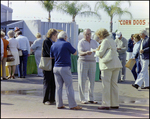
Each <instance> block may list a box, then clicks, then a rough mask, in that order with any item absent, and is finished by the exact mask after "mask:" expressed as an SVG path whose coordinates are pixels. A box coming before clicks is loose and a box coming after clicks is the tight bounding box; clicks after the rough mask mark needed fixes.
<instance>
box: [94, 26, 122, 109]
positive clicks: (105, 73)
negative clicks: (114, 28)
mask: <svg viewBox="0 0 150 119" xmlns="http://www.w3.org/2000/svg"><path fill="white" fill-rule="evenodd" d="M96 35H97V36H98V37H99V38H100V40H102V43H101V45H100V46H99V47H98V48H97V49H96V50H95V52H96V56H98V57H99V67H100V70H101V78H102V86H103V93H102V106H101V107H98V109H102V110H103V109H107V110H108V109H110V108H114V109H118V108H119V91H118V85H117V81H118V75H119V70H120V68H122V64H121V62H120V60H119V58H118V54H117V48H116V44H115V42H114V40H113V39H112V38H111V36H110V34H109V33H108V31H107V30H106V29H99V30H98V31H97V32H96ZM110 47H111V48H112V52H113V55H112V60H111V61H109V62H107V63H104V62H103V61H102V59H101V58H102V57H103V56H104V54H105V53H106V51H107V50H108V49H109V48H110Z"/></svg>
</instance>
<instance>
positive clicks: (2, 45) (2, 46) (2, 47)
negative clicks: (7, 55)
mask: <svg viewBox="0 0 150 119" xmlns="http://www.w3.org/2000/svg"><path fill="white" fill-rule="evenodd" d="M3 56H4V43H3V40H2V39H1V59H2V58H3Z"/></svg>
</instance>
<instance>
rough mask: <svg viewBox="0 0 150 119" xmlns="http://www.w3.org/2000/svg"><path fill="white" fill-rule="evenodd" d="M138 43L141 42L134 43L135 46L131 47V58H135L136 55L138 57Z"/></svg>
mask: <svg viewBox="0 0 150 119" xmlns="http://www.w3.org/2000/svg"><path fill="white" fill-rule="evenodd" d="M140 43H141V40H140V41H138V42H137V43H135V45H134V47H133V52H132V56H131V58H137V55H138V53H139V50H140Z"/></svg>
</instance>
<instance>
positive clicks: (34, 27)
mask: <svg viewBox="0 0 150 119" xmlns="http://www.w3.org/2000/svg"><path fill="white" fill-rule="evenodd" d="M38 32H40V33H41V20H25V21H24V24H23V35H24V36H26V37H27V38H28V39H29V41H34V40H35V39H36V34H37V33H38Z"/></svg>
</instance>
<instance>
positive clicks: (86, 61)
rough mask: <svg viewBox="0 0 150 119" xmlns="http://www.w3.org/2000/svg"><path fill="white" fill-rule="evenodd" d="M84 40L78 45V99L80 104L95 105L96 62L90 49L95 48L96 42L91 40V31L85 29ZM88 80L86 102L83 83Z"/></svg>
mask: <svg viewBox="0 0 150 119" xmlns="http://www.w3.org/2000/svg"><path fill="white" fill-rule="evenodd" d="M83 35H84V38H83V39H81V40H80V41H79V43H78V52H79V58H78V85H79V99H80V101H81V103H82V104H87V103H94V104H95V103H97V102H96V101H94V95H93V93H94V92H93V91H94V83H95V72H96V60H95V57H94V53H93V52H91V51H90V50H91V48H92V49H96V48H97V42H96V41H95V40H93V39H91V30H90V29H86V30H84V32H83ZM87 79H88V81H89V85H88V102H87V101H86V100H85V82H86V80H87Z"/></svg>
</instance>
